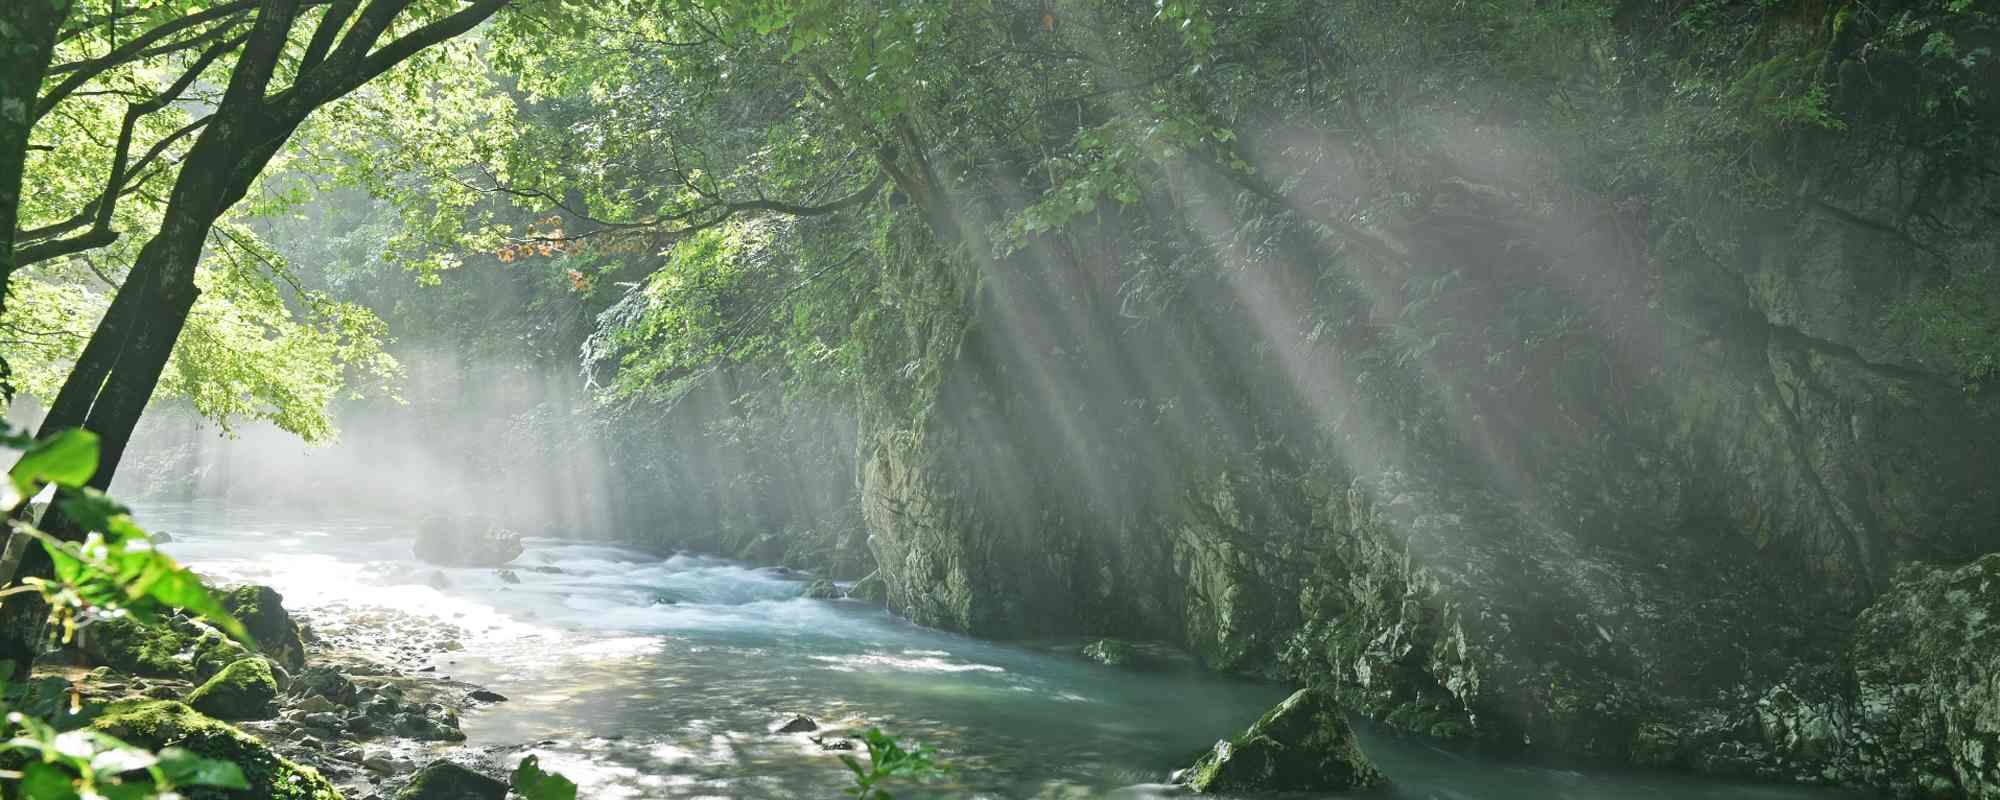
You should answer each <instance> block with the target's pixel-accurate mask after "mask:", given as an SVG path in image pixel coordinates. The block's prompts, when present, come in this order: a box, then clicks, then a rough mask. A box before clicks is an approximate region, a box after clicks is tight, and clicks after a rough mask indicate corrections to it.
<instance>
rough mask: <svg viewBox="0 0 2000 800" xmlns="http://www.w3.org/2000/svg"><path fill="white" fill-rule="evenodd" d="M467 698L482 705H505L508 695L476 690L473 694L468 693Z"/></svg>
mask: <svg viewBox="0 0 2000 800" xmlns="http://www.w3.org/2000/svg"><path fill="white" fill-rule="evenodd" d="M465 696H466V697H467V698H470V699H471V700H473V701H475V702H480V703H505V702H507V696H506V695H504V694H501V693H499V692H495V691H489V690H486V689H474V690H472V691H471V692H469V693H467V694H466V695H465Z"/></svg>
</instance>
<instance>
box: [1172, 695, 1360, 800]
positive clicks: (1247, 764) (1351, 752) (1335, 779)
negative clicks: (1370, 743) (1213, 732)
mask: <svg viewBox="0 0 2000 800" xmlns="http://www.w3.org/2000/svg"><path fill="white" fill-rule="evenodd" d="M1179 780H1180V782H1182V783H1185V784H1187V785H1188V788H1190V789H1193V790H1195V791H1197V792H1329V791H1343V790H1347V789H1359V788H1363V787H1368V786H1374V785H1377V784H1380V783H1382V782H1384V781H1385V780H1386V779H1385V778H1383V777H1382V773H1381V772H1380V771H1378V770H1376V769H1375V765H1374V764H1372V763H1370V762H1369V761H1368V757H1367V756H1365V755H1362V753H1361V748H1360V747H1358V746H1356V745H1355V743H1354V733H1353V731H1352V730H1350V729H1349V728H1348V727H1347V719H1346V716H1345V714H1344V712H1343V711H1342V710H1341V708H1340V706H1339V704H1337V703H1336V702H1335V701H1334V698H1333V695H1332V694H1330V693H1328V692H1325V691H1321V690H1318V689H1300V690H1299V691H1297V692H1294V693H1293V694H1292V696H1291V697H1287V698H1285V701H1284V702H1282V703H1279V704H1278V707H1277V708H1273V709H1271V710H1270V711H1269V712H1268V713H1266V714H1265V715H1264V717H1263V718H1262V719H1259V720H1257V722H1256V724H1254V725H1251V726H1250V729H1249V730H1246V731H1244V732H1243V734H1242V735H1241V736H1238V737H1236V738H1234V739H1228V740H1224V741H1220V742H1216V743H1215V749H1214V750H1212V751H1210V752H1209V753H1208V754H1207V755H1204V756H1202V757H1201V759H1200V760H1198V761H1196V762H1195V764H1194V766H1192V767H1189V768H1188V769H1187V770H1186V771H1185V772H1182V773H1181V774H1180V776H1179Z"/></svg>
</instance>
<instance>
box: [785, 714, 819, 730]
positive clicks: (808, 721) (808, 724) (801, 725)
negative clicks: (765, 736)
mask: <svg viewBox="0 0 2000 800" xmlns="http://www.w3.org/2000/svg"><path fill="white" fill-rule="evenodd" d="M816 730H819V723H817V722H814V721H812V717H808V716H805V715H799V716H796V717H792V720H791V721H790V722H787V723H785V726H784V727H782V728H779V729H778V732H779V733H811V732H813V731H816Z"/></svg>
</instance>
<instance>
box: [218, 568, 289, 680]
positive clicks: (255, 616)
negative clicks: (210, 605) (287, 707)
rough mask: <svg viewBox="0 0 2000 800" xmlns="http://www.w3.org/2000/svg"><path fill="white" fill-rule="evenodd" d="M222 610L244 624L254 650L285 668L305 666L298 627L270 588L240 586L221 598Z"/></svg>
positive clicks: (276, 593) (280, 596) (282, 601)
mask: <svg viewBox="0 0 2000 800" xmlns="http://www.w3.org/2000/svg"><path fill="white" fill-rule="evenodd" d="M221 599H222V607H223V608H226V609H228V610H229V613H230V614H231V615H233V616H235V617H236V619H237V620H238V621H240V622H242V623H243V627H244V628H245V629H247V630H248V631H250V636H251V638H253V639H256V640H257V649H258V650H260V651H262V652H263V653H264V655H267V656H270V657H271V658H272V659H273V660H275V661H277V662H278V663H279V664H282V665H284V666H285V667H286V668H288V669H291V670H294V671H297V670H298V669H300V668H301V667H304V666H305V665H306V644H305V639H304V638H303V637H302V636H300V634H299V624H298V623H297V622H295V621H293V620H292V615H291V614H290V613H289V612H287V611H285V598H284V596H283V595H280V594H278V592H277V591H276V590H274V589H272V588H271V587H269V586H241V587H237V588H235V589H231V590H230V591H229V592H228V593H226V594H224V595H223V596H222V598H221Z"/></svg>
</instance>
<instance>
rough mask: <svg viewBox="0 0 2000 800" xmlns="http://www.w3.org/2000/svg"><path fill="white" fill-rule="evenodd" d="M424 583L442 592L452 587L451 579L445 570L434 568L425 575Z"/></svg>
mask: <svg viewBox="0 0 2000 800" xmlns="http://www.w3.org/2000/svg"><path fill="white" fill-rule="evenodd" d="M424 585H425V586H429V587H431V588H433V589H436V590H438V591H440V592H442V591H444V590H446V589H449V588H451V579H450V578H447V577H445V576H444V570H437V569H434V570H431V574H429V575H426V576H424Z"/></svg>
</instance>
